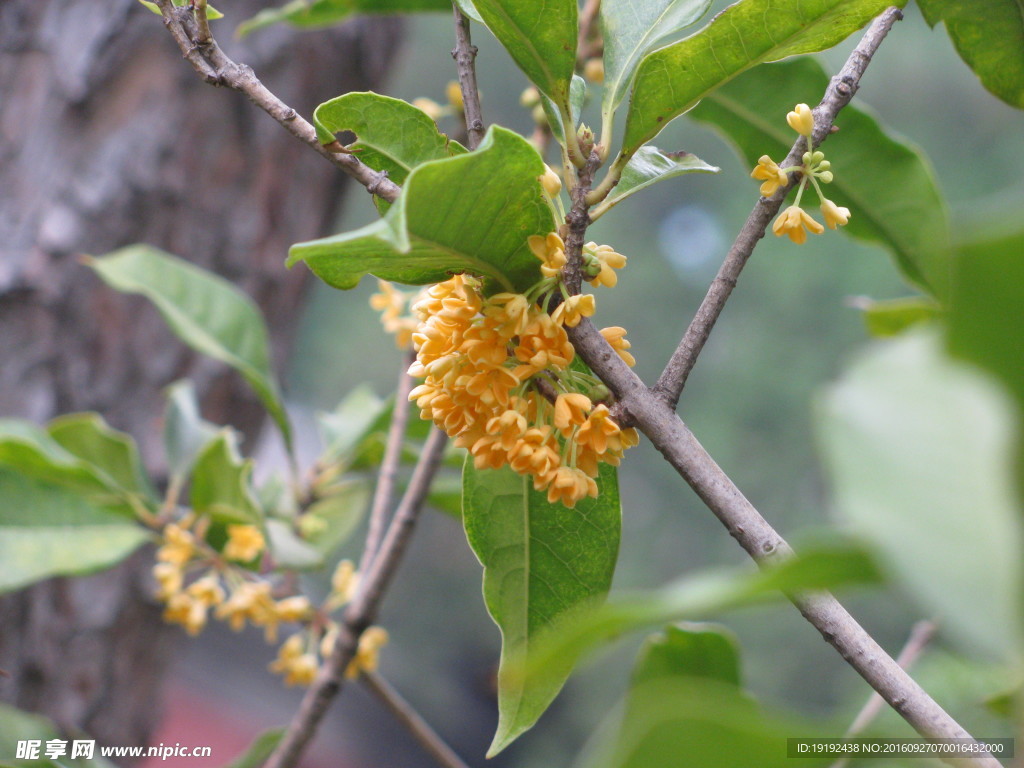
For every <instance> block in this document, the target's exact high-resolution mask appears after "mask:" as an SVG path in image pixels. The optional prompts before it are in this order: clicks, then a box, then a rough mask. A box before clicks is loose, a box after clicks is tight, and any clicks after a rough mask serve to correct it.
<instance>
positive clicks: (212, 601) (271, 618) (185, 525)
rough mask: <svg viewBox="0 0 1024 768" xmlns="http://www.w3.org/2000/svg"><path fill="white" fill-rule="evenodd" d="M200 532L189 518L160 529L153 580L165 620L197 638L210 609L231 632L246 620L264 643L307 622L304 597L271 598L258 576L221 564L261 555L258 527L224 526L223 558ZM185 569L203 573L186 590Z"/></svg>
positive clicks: (308, 608)
mask: <svg viewBox="0 0 1024 768" xmlns="http://www.w3.org/2000/svg"><path fill="white" fill-rule="evenodd" d="M203 533H204V531H203V523H201V522H196V521H194V520H193V519H192V518H191V517H189V518H185V519H184V520H182V521H181V523H180V524H175V523H170V524H168V525H166V526H164V529H163V532H162V534H163V543H162V546H160V548H159V549H158V550H157V553H156V559H157V563H156V565H155V566H153V577H154V578H155V579H156V582H157V596H158V597H159V598H160V599H161V600H162V601H163V602H164V604H165V609H164V619H165V620H166V621H168V622H170V623H172V624H180V625H182V626H183V627H184V628H185V630H186V631H187V632H188V633H189V634H190V635H197V634H199V633H200V632H201V631H202V630H203V628H204V627H205V626H206V623H207V621H208V619H209V615H210V610H211V609H213V615H214V616H215V617H216V618H218V619H221V620H223V621H226V622H228V624H229V625H230V626H231V628H232V629H234V630H236V631H238V630H241V629H242V628H243V627H244V626H245V625H246V622H249V623H251V624H253V625H254V626H258V627H263V629H264V633H265V634H266V637H267V641H268V642H274V641H275V640H276V638H277V630H278V625H279V624H281V623H282V622H296V621H304V620H305V619H308V618H309V616H310V615H311V614H312V608H311V606H310V604H309V601H308V600H307V599H306V598H304V597H286V598H283V599H280V600H275V599H274V597H273V596H272V595H271V593H270V584H269V583H267V582H265V581H262V580H255V581H254V580H253V579H257V577H255V576H254V575H252V574H251V573H249V572H247V571H244V570H243V569H240V568H236V567H233V566H231V565H230V563H228V562H226V561H235V562H239V563H247V562H250V561H252V560H254V559H256V558H257V557H258V556H259V555H260V554H262V553H263V551H264V549H266V542H265V541H264V538H263V534H262V533H261V532H260V530H259V528H257V527H256V526H254V525H229V526H227V535H228V540H227V542H226V543H225V544H224V547H223V551H222V555H223V558H220V557H218V556H217V553H216V552H215V551H214V550H213V549H212V547H210V546H209V545H208V544H206V542H205V540H204V536H203ZM189 571H202V572H203V575H202V576H200V577H199V578H198V579H195V580H193V581H192V582H191V583H190V584H189V585H188V586H185V582H186V578H187V577H188V576H189ZM225 586H227V587H228V589H227V590H225Z"/></svg>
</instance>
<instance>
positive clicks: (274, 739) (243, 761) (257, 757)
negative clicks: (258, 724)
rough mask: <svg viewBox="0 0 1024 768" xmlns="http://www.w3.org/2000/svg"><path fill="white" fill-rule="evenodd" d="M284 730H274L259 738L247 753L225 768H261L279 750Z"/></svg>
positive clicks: (262, 734) (264, 733) (265, 732)
mask: <svg viewBox="0 0 1024 768" xmlns="http://www.w3.org/2000/svg"><path fill="white" fill-rule="evenodd" d="M284 731H285V729H284V728H272V729H270V730H269V731H264V732H263V733H261V734H260V735H259V736H257V737H256V738H255V739H254V740H253V742H252V744H250V745H249V748H248V749H247V750H245V752H244V753H243V754H241V755H239V756H238V757H236V758H235V759H234V760H232V761H231V762H230V763H228V764H227V765H226V766H225V768H260V766H261V765H263V763H265V762H266V761H267V758H268V757H270V753H271V752H273V751H274V749H276V748H277V745H278V742H280V741H281V739H282V738H283V737H284Z"/></svg>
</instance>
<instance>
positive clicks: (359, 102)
mask: <svg viewBox="0 0 1024 768" xmlns="http://www.w3.org/2000/svg"><path fill="white" fill-rule="evenodd" d="M313 124H314V125H315V126H316V133H317V137H318V138H319V139H320V141H321V142H322V143H323V144H330V143H331V142H333V141H334V140H335V134H336V133H339V132H341V131H351V132H352V133H354V134H355V135H356V141H355V142H354V143H352V144H349V145H348V147H349V148H350V149H353V150H355V151H357V152H358V153H359V159H360V160H361V161H362V162H363V163H365V164H366V165H368V166H369V167H370V168H372V169H373V170H375V171H386V172H387V174H388V177H389V178H390V179H391V180H392V181H393V182H395V183H396V184H404V183H405V180H406V178H407V177H408V176H409V173H410V172H411V171H412V169H413V168H415V167H416V166H417V165H420V164H422V163H425V162H427V161H429V160H440V159H443V158H446V157H452V156H453V155H461V154H465V152H466V148H465V147H463V146H462V145H461V144H459V143H458V142H457V141H453V140H450V139H449V138H448V137H447V136H445V135H444V134H443V133H440V132H439V131H438V130H437V124H436V123H435V122H434V121H433V120H431V119H430V118H429V117H428V116H427V115H426V113H425V112H423V110H421V109H417V108H416V107H414V106H413V105H412V104H409V103H408V102H405V101H402V100H401V99H393V98H391V97H390V96H381V95H379V94H376V93H346V94H345V95H344V96H339V97H338V98H336V99H331V100H330V101H325V102H324V103H323V104H321V105H320V106H318V107H317V108H316V111H314V112H313Z"/></svg>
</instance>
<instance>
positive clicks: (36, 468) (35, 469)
mask: <svg viewBox="0 0 1024 768" xmlns="http://www.w3.org/2000/svg"><path fill="white" fill-rule="evenodd" d="M0 466H7V467H10V468H11V469H14V470H16V471H18V472H20V473H21V474H23V475H26V476H28V477H31V478H35V479H37V480H42V481H44V482H47V483H53V484H56V485H61V486H64V487H67V488H70V489H73V490H75V491H78V492H80V493H86V494H101V495H102V494H107V495H109V496H111V497H113V496H116V495H118V494H119V492H120V490H121V489H120V487H119V486H118V485H117V483H116V481H115V480H114V478H112V477H110V476H109V475H107V474H106V473H105V472H103V471H102V470H101V469H100V468H99V467H97V466H95V465H93V464H90V463H89V462H87V461H85V460H83V459H81V458H80V457H78V456H75V455H74V454H73V453H71V452H70V451H68V450H66V449H65V448H64V447H63V446H62V445H61V444H60V443H58V442H57V441H56V440H54V439H53V438H52V437H51V436H50V435H49V433H47V432H46V431H45V430H43V429H40V428H39V427H37V426H36V425H35V424H32V423H30V422H27V421H19V420H16V419H0Z"/></svg>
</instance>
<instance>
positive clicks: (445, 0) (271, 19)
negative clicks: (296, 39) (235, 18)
mask: <svg viewBox="0 0 1024 768" xmlns="http://www.w3.org/2000/svg"><path fill="white" fill-rule="evenodd" d="M462 2H465V0H462ZM451 7H452V3H451V0H292V2H290V3H286V4H284V5H282V6H281V7H279V8H266V9H264V10H262V11H260V12H259V13H257V14H256V15H255V16H253V17H252V18H251V19H247V20H246V21H244V22H242V23H241V24H239V25H238V29H237V30H235V34H236V35H237V36H238V37H245V36H246V35H248V34H250V33H252V32H255V31H256V30H257V29H262V28H263V27H269V26H271V25H272V24H280V23H281V22H287V23H288V24H291V25H292V26H294V27H299V28H303V29H318V28H320V27H330V26H334V25H335V24H340V23H341V22H343V21H344V20H345V19H347V18H348V17H349V16H353V15H355V14H357V13H374V14H395V13H413V12H416V11H449V12H450V11H451Z"/></svg>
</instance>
